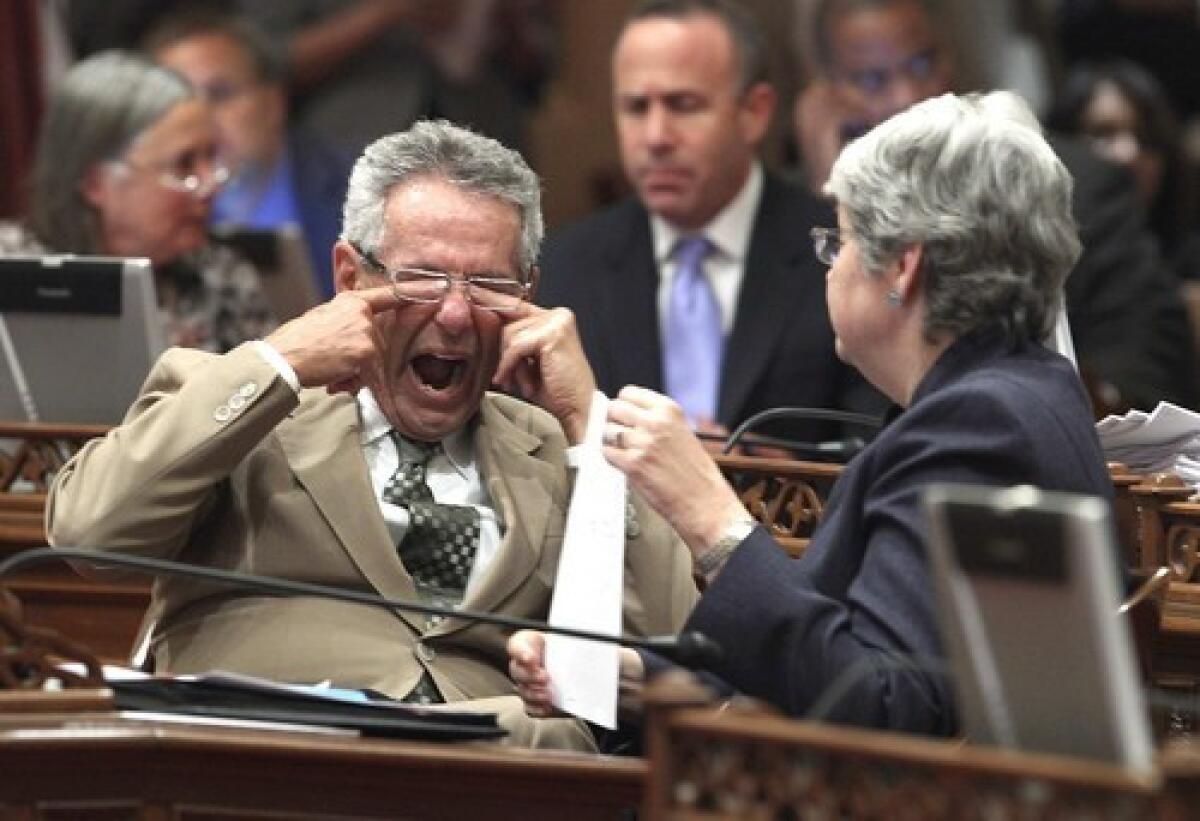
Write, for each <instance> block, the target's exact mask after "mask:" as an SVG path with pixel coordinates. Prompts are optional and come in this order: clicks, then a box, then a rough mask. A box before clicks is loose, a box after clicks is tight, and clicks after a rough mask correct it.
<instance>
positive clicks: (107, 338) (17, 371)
mask: <svg viewBox="0 0 1200 821" xmlns="http://www.w3.org/2000/svg"><path fill="white" fill-rule="evenodd" d="M0 282H2V283H3V287H0V418H3V419H7V420H12V421H31V422H39V421H40V422H62V423H73V424H116V423H117V422H120V421H121V419H122V417H123V416H124V415H125V411H126V410H127V409H128V408H129V405H130V404H131V403H132V402H133V400H134V398H135V397H136V396H137V393H138V391H139V390H140V388H141V386H142V383H143V382H144V381H145V378H146V374H147V373H148V372H149V370H150V366H151V365H152V364H153V362H154V360H155V359H156V358H157V357H158V355H159V354H160V353H162V351H163V350H164V349H165V347H166V342H165V339H164V330H163V326H162V320H161V318H160V317H159V312H158V304H157V299H156V295H155V288H154V274H153V272H152V270H151V268H150V261H149V260H147V259H120V258H115V257H89V256H42V257H39V256H11V257H0Z"/></svg>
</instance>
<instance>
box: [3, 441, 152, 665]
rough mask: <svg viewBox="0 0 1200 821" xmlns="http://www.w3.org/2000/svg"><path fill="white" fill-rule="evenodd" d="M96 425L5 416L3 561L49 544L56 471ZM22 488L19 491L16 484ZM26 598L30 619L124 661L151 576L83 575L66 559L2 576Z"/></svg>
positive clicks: (106, 657)
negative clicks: (47, 520)
mask: <svg viewBox="0 0 1200 821" xmlns="http://www.w3.org/2000/svg"><path fill="white" fill-rule="evenodd" d="M107 430H108V428H106V427H103V426H99V425H47V424H35V423H29V422H0V440H6V441H8V442H10V443H12V446H11V447H9V448H5V449H4V452H0V561H3V560H4V559H7V558H8V557H10V556H12V555H13V554H15V553H19V552H20V551H22V550H26V549H29V548H32V547H45V546H46V529H45V526H44V524H43V517H44V514H45V508H46V490H47V485H48V483H49V481H50V480H51V478H52V476H53V474H54V473H55V472H56V471H57V470H58V469H59V468H61V467H62V465H63V464H64V463H65V462H66V459H67V457H69V456H70V455H71V454H73V453H75V451H77V450H79V448H80V447H82V446H83V444H84V443H85V442H87V441H88V440H89V439H92V438H94V437H96V436H103V435H104V433H106V432H107ZM17 488H21V489H19V490H18V489H17ZM0 584H3V585H4V586H5V587H7V588H8V589H9V590H11V591H12V592H13V593H14V594H16V596H17V598H19V599H20V600H21V604H22V606H23V607H24V609H25V616H26V618H27V619H28V621H29V623H31V624H36V625H39V626H42V627H49V628H51V629H53V630H56V631H58V632H59V633H61V634H62V635H64V636H68V637H70V638H72V639H74V640H75V641H78V642H80V643H82V644H83V645H84V646H86V647H88V648H90V649H91V650H92V651H93V652H95V654H96V655H97V656H98V657H99V658H100V660H101V661H104V662H109V663H113V664H126V663H128V661H129V653H130V650H131V649H132V647H133V641H134V637H135V636H136V635H137V630H138V626H139V625H140V624H141V621H142V614H143V613H145V612H146V608H147V607H148V606H149V604H150V582H149V581H148V580H146V579H144V578H140V577H130V578H129V579H123V580H120V581H108V580H104V581H100V580H96V579H86V578H84V577H82V576H80V575H79V574H78V573H76V572H75V571H74V570H73V569H72V568H71V567H70V566H69V565H67V564H65V563H61V564H44V565H40V566H38V567H35V568H31V569H28V570H25V571H22V572H21V573H19V574H17V575H15V576H13V577H12V578H6V579H0Z"/></svg>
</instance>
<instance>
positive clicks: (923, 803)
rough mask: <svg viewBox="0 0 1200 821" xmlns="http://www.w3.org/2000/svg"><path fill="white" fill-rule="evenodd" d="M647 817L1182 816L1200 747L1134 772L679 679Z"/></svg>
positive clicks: (1195, 791) (655, 751)
mask: <svg viewBox="0 0 1200 821" xmlns="http://www.w3.org/2000/svg"><path fill="white" fill-rule="evenodd" d="M647 695H648V697H649V698H650V700H651V702H652V708H651V709H652V712H651V719H650V732H649V735H648V746H649V753H650V782H649V784H648V786H647V795H646V805H645V812H644V817H645V818H647V819H651V820H652V821H667V820H668V819H671V820H672V821H674V820H675V819H678V820H679V821H683V820H684V819H687V821H700V819H725V818H728V819H741V818H772V819H773V818H837V819H848V820H850V821H852V820H853V819H892V818H911V819H921V821H930V820H932V819H965V818H976V819H982V818H997V819H1022V820H1023V821H1034V820H1035V819H1063V818H1078V819H1083V818H1087V819H1095V820H1096V821H1099V819H1114V820H1115V819H1150V818H1161V819H1185V818H1195V817H1196V816H1197V812H1198V808H1200V753H1198V752H1197V750H1196V749H1194V748H1193V747H1192V746H1190V745H1174V746H1169V747H1167V748H1166V749H1164V750H1163V751H1162V753H1161V754H1160V757H1159V761H1158V764H1157V766H1156V767H1155V768H1154V770H1153V771H1152V772H1150V773H1147V774H1145V775H1137V774H1133V773H1130V772H1127V771H1125V770H1122V769H1119V768H1117V767H1113V766H1109V765H1105V764H1100V763H1096V762H1091V761H1086V760H1083V759H1072V758H1065V757H1061V756H1050V755H1034V754H1024V753H1017V752H1011V751H1004V750H998V749H991V748H985V747H975V746H971V745H968V744H965V743H963V742H961V741H948V740H936V739H927V738H919V737H916V736H908V735H901V734H897V733H884V732H874V731H869V730H860V729H851V728H845V727H836V726H832V725H822V724H812V723H808V722H798V721H788V720H785V719H781V718H778V717H776V716H775V715H773V714H771V713H768V712H766V711H763V710H760V709H755V708H753V707H730V708H729V709H726V710H723V711H717V710H714V709H712V708H711V707H704V706H699V705H700V704H702V703H703V695H702V694H701V693H699V692H698V691H696V690H695V689H694V688H690V687H689V686H688V685H684V684H681V683H680V682H678V681H676V682H660V683H659V684H657V685H654V686H652V687H651V688H648V691H647Z"/></svg>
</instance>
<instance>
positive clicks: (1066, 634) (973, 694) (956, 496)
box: [925, 484, 1153, 772]
mask: <svg viewBox="0 0 1200 821" xmlns="http://www.w3.org/2000/svg"><path fill="white" fill-rule="evenodd" d="M925 507H926V512H927V514H928V517H929V523H930V538H929V555H930V562H931V571H932V574H933V578H934V587H935V590H936V593H937V602H938V607H939V619H940V624H941V627H942V635H943V640H944V642H945V644H946V652H947V655H948V659H949V663H950V668H951V671H952V673H953V678H954V681H953V684H954V690H955V693H956V696H957V703H958V708H959V718H960V724H961V726H962V728H963V731H964V732H965V734H966V736H967V738H968V739H969V740H970V741H972V742H976V743H981V744H992V745H997V746H1001V747H1009V748H1015V749H1021V750H1028V751H1039V752H1048V753H1058V754H1064V755H1071V756H1080V757H1085V758H1091V759H1095V760H1099V761H1105V762H1108V763H1112V764H1116V765H1119V766H1122V767H1126V768H1129V769H1130V770H1135V771H1139V772H1145V771H1148V770H1149V769H1150V768H1151V767H1152V763H1153V742H1152V740H1151V732H1150V720H1149V715H1148V713H1147V709H1146V705H1145V701H1144V694H1143V691H1142V685H1141V681H1140V677H1139V674H1138V668H1137V665H1136V659H1135V655H1134V650H1133V640H1132V634H1131V631H1130V628H1129V625H1128V623H1127V621H1126V620H1125V617H1124V616H1121V615H1119V614H1118V607H1119V605H1120V601H1119V595H1120V584H1119V580H1118V579H1119V576H1118V571H1117V559H1116V556H1117V551H1116V549H1115V548H1114V545H1113V539H1114V535H1113V529H1112V524H1111V521H1110V514H1109V510H1108V505H1107V503H1106V502H1105V501H1104V500H1102V499H1100V498H1096V497H1091V496H1082V495H1076V494H1068V493H1054V492H1047V491H1040V490H1037V489H1036V488H1033V487H1030V486H1019V487H1013V488H995V487H979V486H971V485H949V484H939V485H933V486H931V487H930V488H929V489H928V490H927V491H926V494H925Z"/></svg>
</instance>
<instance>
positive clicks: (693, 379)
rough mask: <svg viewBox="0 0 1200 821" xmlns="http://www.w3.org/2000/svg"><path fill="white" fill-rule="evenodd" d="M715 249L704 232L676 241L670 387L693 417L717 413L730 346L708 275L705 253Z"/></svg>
mask: <svg viewBox="0 0 1200 821" xmlns="http://www.w3.org/2000/svg"><path fill="white" fill-rule="evenodd" d="M711 249H712V246H711V245H710V244H709V241H708V240H707V239H705V238H704V237H702V236H698V237H687V238H685V239H682V240H680V241H679V244H678V245H676V246H675V263H676V264H675V279H674V281H673V282H672V283H671V298H670V301H669V303H668V306H667V328H666V334H664V338H663V375H664V377H665V381H666V389H667V393H668V394H669V395H670V396H671V398H673V399H674V400H675V401H676V402H678V403H679V404H680V405H681V406H682V407H683V411H684V413H686V414H687V417H688V419H690V420H691V421H692V422H696V421H697V420H699V419H702V418H703V419H715V418H716V415H717V385H718V383H719V380H720V377H721V358H722V354H723V352H724V348H725V338H724V334H723V333H722V331H721V306H720V305H719V304H718V303H717V296H716V294H714V293H713V288H712V283H710V282H709V281H708V277H706V276H705V275H704V258H705V257H706V256H708V252H709V251H710V250H711Z"/></svg>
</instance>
